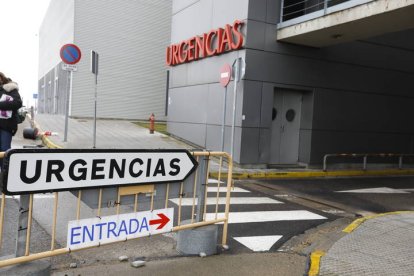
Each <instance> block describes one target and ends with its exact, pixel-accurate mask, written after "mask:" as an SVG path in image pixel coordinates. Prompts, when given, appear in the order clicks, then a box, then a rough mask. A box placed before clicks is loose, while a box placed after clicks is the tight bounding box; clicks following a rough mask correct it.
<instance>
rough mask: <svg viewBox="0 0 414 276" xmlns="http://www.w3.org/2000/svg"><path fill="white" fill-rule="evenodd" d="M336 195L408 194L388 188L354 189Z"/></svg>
mask: <svg viewBox="0 0 414 276" xmlns="http://www.w3.org/2000/svg"><path fill="white" fill-rule="evenodd" d="M336 192H337V193H358V194H409V192H406V191H404V190H397V189H393V188H388V187H379V188H368V189H356V190H347V191H336Z"/></svg>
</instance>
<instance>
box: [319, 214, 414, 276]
mask: <svg viewBox="0 0 414 276" xmlns="http://www.w3.org/2000/svg"><path fill="white" fill-rule="evenodd" d="M413 246H414V212H402V213H399V214H398V213H397V214H389V215H385V216H380V217H375V218H372V219H368V220H366V221H365V222H363V223H362V224H361V225H360V226H359V227H358V228H356V229H355V230H354V231H352V232H351V233H350V234H348V235H346V236H344V237H343V238H341V239H340V240H339V241H337V242H336V243H335V244H334V245H333V246H332V247H331V249H329V250H328V252H327V254H326V255H325V256H323V257H322V259H321V266H320V273H319V275H373V276H374V275H375V276H380V275H384V276H390V275H401V276H403V275H404V276H405V275H414V262H413V259H414V249H413Z"/></svg>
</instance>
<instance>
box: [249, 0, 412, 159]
mask: <svg viewBox="0 0 414 276" xmlns="http://www.w3.org/2000/svg"><path fill="white" fill-rule="evenodd" d="M253 2H254V3H253ZM279 6H280V1H278V0H260V1H250V5H249V16H248V17H249V20H248V23H247V25H248V26H247V43H246V63H247V64H248V66H247V72H246V77H245V79H246V80H249V82H251V83H252V86H251V88H248V89H247V88H246V87H245V89H244V97H245V99H251V98H254V97H256V96H257V97H259V96H260V97H261V98H262V99H267V100H264V101H263V100H262V102H263V103H262V104H258V103H254V105H255V106H253V107H252V106H250V105H251V104H252V103H251V102H250V101H249V100H247V101H245V102H244V106H247V105H249V106H250V107H249V110H251V111H250V112H247V111H246V109H244V110H243V114H251V115H252V116H253V117H255V116H256V115H254V111H255V110H257V109H261V114H262V115H261V118H260V123H258V122H257V120H253V121H254V122H253V123H252V124H251V125H249V128H248V129H247V128H246V133H244V132H243V135H242V138H241V140H242V144H243V145H244V146H242V152H241V156H246V158H244V159H243V160H242V162H246V163H250V162H252V163H254V162H257V163H267V158H268V154H267V152H268V151H269V143H270V142H269V141H268V140H269V139H270V138H269V137H270V134H269V131H270V122H269V120H268V118H266V116H270V115H269V114H271V106H270V105H269V104H268V103H269V102H270V103H272V102H273V93H274V92H273V91H274V87H284V88H292V89H299V90H303V91H308V93H310V94H307V95H310V98H309V104H307V105H306V107H305V108H306V109H309V110H313V111H312V112H311V113H313V118H312V121H311V122H310V123H309V122H308V123H305V124H302V125H301V130H300V141H301V142H300V153H299V162H303V163H321V162H322V157H323V155H324V154H326V153H338V152H404V153H412V152H413V140H414V139H413V137H414V126H413V125H412V124H411V123H410V118H413V117H414V109H413V108H411V107H412V106H413V105H414V95H413V93H412V91H413V90H414V83H413V81H412V80H413V77H414V67H413V66H412V64H413V62H414V30H409V31H405V32H401V33H393V34H387V35H383V36H381V37H376V38H371V39H366V40H363V41H356V42H352V43H346V44H341V45H338V46H332V47H327V48H321V49H317V48H310V47H304V46H295V45H290V44H286V43H278V42H276V32H277V28H276V24H277V23H278V22H279V14H280V13H279V8H280V7H279ZM250 93H251V94H253V95H252V96H251V97H249V96H246V95H247V94H250ZM303 108H304V107H303V106H302V109H303ZM263 114H267V115H266V116H265V115H263ZM247 117H251V116H250V115H249V116H247ZM302 117H303V116H302ZM302 120H303V118H302ZM247 145H249V146H247ZM251 148H255V149H256V148H259V152H258V155H255V154H254V152H253V151H252V150H251Z"/></svg>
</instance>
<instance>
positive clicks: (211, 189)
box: [207, 187, 250, 193]
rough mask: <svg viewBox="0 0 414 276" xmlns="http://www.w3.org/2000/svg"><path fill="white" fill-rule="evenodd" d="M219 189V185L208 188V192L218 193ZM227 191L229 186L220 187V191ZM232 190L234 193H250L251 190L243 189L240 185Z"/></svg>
mask: <svg viewBox="0 0 414 276" xmlns="http://www.w3.org/2000/svg"><path fill="white" fill-rule="evenodd" d="M217 191H218V187H208V188H207V192H209V193H217ZM225 192H227V187H220V191H219V193H225ZM231 192H232V193H250V191H248V190H245V189H242V188H238V187H234V188H231Z"/></svg>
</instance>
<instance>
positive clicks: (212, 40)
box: [166, 20, 244, 66]
mask: <svg viewBox="0 0 414 276" xmlns="http://www.w3.org/2000/svg"><path fill="white" fill-rule="evenodd" d="M243 24H244V22H242V21H239V20H236V21H235V22H234V23H233V25H229V24H227V25H226V26H225V27H224V29H223V28H218V29H216V30H211V31H210V32H208V33H205V34H203V35H202V36H195V37H192V38H190V39H188V40H184V41H181V42H180V43H177V44H173V45H170V46H168V47H167V56H166V63H167V65H168V66H173V65H178V64H182V63H186V62H190V61H193V60H198V59H201V58H206V57H210V56H215V55H220V54H222V53H225V52H229V51H233V50H237V49H240V48H242V47H243V34H242V33H241V31H240V28H241V26H242V25H243Z"/></svg>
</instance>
